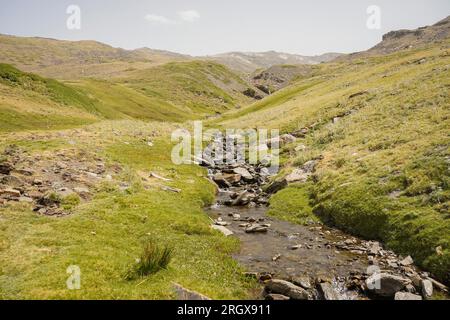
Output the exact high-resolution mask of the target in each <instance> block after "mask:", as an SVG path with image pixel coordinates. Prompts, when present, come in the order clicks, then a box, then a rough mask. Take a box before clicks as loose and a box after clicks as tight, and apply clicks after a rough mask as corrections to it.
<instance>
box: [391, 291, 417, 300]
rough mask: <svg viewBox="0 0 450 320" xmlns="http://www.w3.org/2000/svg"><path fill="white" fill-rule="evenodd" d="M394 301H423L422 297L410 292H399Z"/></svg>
mask: <svg viewBox="0 0 450 320" xmlns="http://www.w3.org/2000/svg"><path fill="white" fill-rule="evenodd" d="M394 300H422V297H421V296H419V295H417V294H413V293H409V292H397V293H396V294H395V296H394Z"/></svg>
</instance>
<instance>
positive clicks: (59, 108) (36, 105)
mask: <svg viewBox="0 0 450 320" xmlns="http://www.w3.org/2000/svg"><path fill="white" fill-rule="evenodd" d="M93 110H94V105H93V102H92V101H91V99H89V98H88V97H87V96H86V95H83V94H81V93H79V92H78V91H77V90H75V89H73V88H71V87H69V86H67V85H64V84H62V83H60V82H58V81H56V80H52V79H45V78H42V77H40V76H37V75H34V74H29V73H24V72H21V71H19V70H17V69H16V68H14V67H12V66H10V65H6V64H0V123H1V126H0V131H12V130H20V129H58V128H65V127H71V126H75V125H81V124H85V123H90V122H93V121H95V120H96V117H95V116H94V115H92V114H91V113H90V112H91V111H93Z"/></svg>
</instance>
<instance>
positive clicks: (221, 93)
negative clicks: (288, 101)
mask: <svg viewBox="0 0 450 320" xmlns="http://www.w3.org/2000/svg"><path fill="white" fill-rule="evenodd" d="M119 82H120V83H122V84H125V85H126V86H128V87H130V88H133V89H135V90H136V91H139V92H141V93H142V94H144V95H146V96H148V97H151V98H158V99H163V100H165V101H167V102H169V103H172V104H174V105H177V106H182V107H184V108H185V111H187V112H188V113H190V114H191V116H194V115H196V116H197V117H198V115H207V114H212V113H215V112H218V113H222V112H224V111H227V110H230V109H236V106H243V105H246V104H248V103H250V102H251V101H252V99H250V98H248V97H245V96H244V95H243V94H242V92H243V91H245V90H246V89H247V88H248V86H249V85H248V84H247V83H246V82H245V81H244V80H242V79H241V78H240V77H239V76H238V75H236V74H235V73H233V72H232V71H230V70H229V69H227V68H226V67H224V66H222V65H220V64H217V63H214V62H206V61H191V62H177V63H175V62H173V63H168V64H165V65H161V66H157V67H154V68H151V69H147V70H139V71H136V72H133V73H131V74H130V75H129V76H128V77H126V78H122V79H121V80H119ZM188 116H189V115H188Z"/></svg>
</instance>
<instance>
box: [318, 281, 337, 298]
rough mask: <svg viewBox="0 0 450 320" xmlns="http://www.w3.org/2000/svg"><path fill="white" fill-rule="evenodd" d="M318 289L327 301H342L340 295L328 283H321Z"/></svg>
mask: <svg viewBox="0 0 450 320" xmlns="http://www.w3.org/2000/svg"><path fill="white" fill-rule="evenodd" d="M318 289H319V292H320V294H321V295H322V297H323V298H324V299H325V300H342V297H341V296H340V295H339V293H338V292H337V291H336V290H334V288H333V286H332V285H331V284H330V283H328V282H324V283H320V284H319V285H318Z"/></svg>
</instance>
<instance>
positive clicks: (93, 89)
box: [0, 61, 250, 131]
mask: <svg viewBox="0 0 450 320" xmlns="http://www.w3.org/2000/svg"><path fill="white" fill-rule="evenodd" d="M246 88H247V84H246V83H245V82H244V81H243V80H242V79H240V78H239V77H238V76H237V75H235V74H234V73H232V72H231V71H229V70H228V69H226V68H225V67H223V66H221V65H218V64H215V63H211V62H201V61H194V62H187V63H170V64H166V65H163V66H159V67H153V68H150V69H145V70H142V71H136V72H133V73H132V74H130V76H128V77H126V78H121V79H114V80H96V79H86V80H77V81H66V82H64V83H63V82H59V81H57V80H53V79H47V78H43V77H40V76H38V75H35V74H31V73H25V72H22V71H20V70H18V69H16V68H15V67H12V66H10V65H7V64H0V97H1V100H0V120H1V122H2V126H1V128H0V130H1V131H12V130H19V129H22V130H23V129H57V128H64V127H71V126H76V125H81V124H86V123H90V122H93V121H98V120H102V119H140V120H157V121H169V122H181V121H186V120H191V119H196V118H203V117H206V116H209V115H215V114H216V113H221V112H224V111H226V110H230V109H234V108H235V107H236V106H237V105H240V104H245V103H248V101H250V99H249V98H247V97H245V96H244V95H243V94H242V93H241V92H242V91H244V90H245V89H246Z"/></svg>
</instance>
